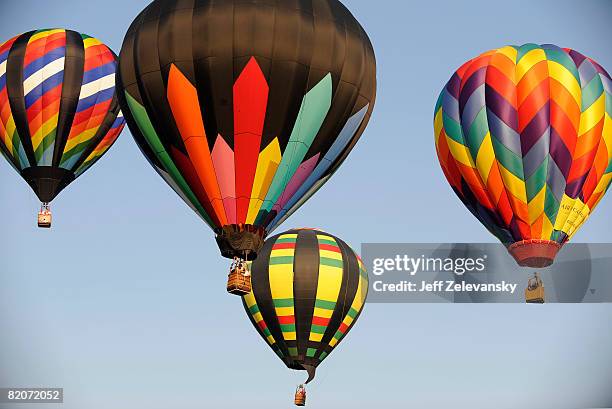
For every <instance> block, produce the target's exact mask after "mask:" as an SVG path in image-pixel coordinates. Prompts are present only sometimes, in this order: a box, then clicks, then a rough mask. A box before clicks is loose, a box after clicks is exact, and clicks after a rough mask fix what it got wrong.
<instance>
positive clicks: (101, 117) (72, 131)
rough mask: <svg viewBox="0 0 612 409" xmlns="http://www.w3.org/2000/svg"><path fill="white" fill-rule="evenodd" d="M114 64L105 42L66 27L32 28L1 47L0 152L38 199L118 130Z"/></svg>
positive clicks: (52, 192)
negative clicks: (35, 29)
mask: <svg viewBox="0 0 612 409" xmlns="http://www.w3.org/2000/svg"><path fill="white" fill-rule="evenodd" d="M116 69H117V59H116V56H115V55H114V53H113V52H112V51H111V50H110V49H109V48H108V47H107V46H106V45H104V44H102V43H101V42H100V41H99V40H97V39H95V38H92V37H89V36H87V35H84V34H79V33H76V32H74V31H70V30H64V29H45V30H38V31H31V32H28V33H25V34H22V35H19V36H17V37H15V38H13V39H11V40H9V41H7V42H5V43H4V44H2V45H0V150H1V151H2V153H3V156H5V158H7V160H8V161H9V162H10V163H11V165H13V167H14V168H15V169H16V170H17V171H18V172H19V173H20V174H21V175H22V177H24V179H26V181H27V182H28V183H29V184H30V185H31V186H32V188H33V189H34V191H35V193H36V194H37V195H38V196H39V198H40V199H41V201H44V202H49V201H51V200H52V199H53V198H54V197H55V196H56V195H57V194H58V193H59V192H60V191H61V190H62V189H63V188H65V187H66V186H67V185H68V184H69V183H70V182H72V181H73V180H74V178H75V177H78V176H79V175H81V174H82V173H83V172H84V171H85V170H87V169H88V168H89V167H91V165H93V163H95V162H96V161H97V160H98V159H99V158H100V157H101V156H102V155H103V154H104V153H105V152H106V151H107V150H108V149H109V148H110V146H111V145H112V144H113V143H114V142H115V140H116V139H117V137H118V136H119V134H120V133H121V130H122V128H123V126H124V123H125V122H124V120H123V117H122V115H120V112H119V104H118V102H117V98H116V95H115V72H116Z"/></svg>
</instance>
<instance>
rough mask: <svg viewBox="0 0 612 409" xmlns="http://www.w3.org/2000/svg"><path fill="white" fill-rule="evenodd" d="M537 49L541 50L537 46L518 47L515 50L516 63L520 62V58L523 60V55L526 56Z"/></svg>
mask: <svg viewBox="0 0 612 409" xmlns="http://www.w3.org/2000/svg"><path fill="white" fill-rule="evenodd" d="M538 48H541V47H540V46H539V45H537V44H525V45H522V46H520V47H519V48H518V49H517V53H516V62H517V63H518V62H519V61H521V58H523V57H524V56H525V54H527V53H528V52H529V51H532V50H535V49H538Z"/></svg>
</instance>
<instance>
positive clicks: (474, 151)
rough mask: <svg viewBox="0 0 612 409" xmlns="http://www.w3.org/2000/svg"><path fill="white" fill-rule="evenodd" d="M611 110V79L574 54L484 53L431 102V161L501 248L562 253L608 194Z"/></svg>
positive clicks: (530, 48) (543, 50) (531, 47)
mask: <svg viewBox="0 0 612 409" xmlns="http://www.w3.org/2000/svg"><path fill="white" fill-rule="evenodd" d="M610 106H611V103H610V76H609V74H608V73H607V72H606V71H605V70H604V69H603V68H602V67H601V66H600V65H599V64H597V63H596V62H595V61H593V60H592V59H590V58H588V57H585V56H584V55H582V54H580V53H579V52H577V51H575V50H570V49H562V48H559V47H557V46H554V45H549V44H548V45H536V44H526V45H523V46H520V47H515V46H509V47H503V48H499V49H496V50H492V51H489V52H486V53H484V54H482V55H480V56H478V57H476V58H474V59H472V60H470V61H468V62H467V63H465V64H464V65H463V66H462V67H460V68H459V69H458V70H457V71H456V72H455V73H454V75H453V76H452V77H451V79H450V80H449V82H448V83H447V84H446V86H445V88H444V89H443V90H442V93H441V94H440V97H439V98H438V101H437V103H436V108H435V118H434V133H435V141H436V151H437V154H438V159H439V161H440V165H441V167H442V170H443V172H444V174H445V176H446V178H447V180H448V181H449V183H450V185H451V186H452V188H453V190H454V191H455V192H456V194H457V195H458V196H459V198H460V199H461V201H462V202H463V203H464V204H465V205H466V207H468V209H469V210H470V212H471V213H472V214H474V215H475V216H476V217H477V218H478V219H479V220H480V221H481V222H482V223H483V225H485V227H486V228H487V229H488V230H489V231H491V232H492V233H493V234H494V235H496V236H497V238H498V239H499V240H500V241H502V242H503V243H505V244H506V245H508V246H509V245H511V244H513V243H516V242H521V241H524V240H533V239H537V240H549V241H554V242H557V243H559V244H560V245H563V244H564V243H565V242H566V241H567V240H569V239H570V238H571V237H572V236H573V235H574V234H575V233H576V231H577V230H578V228H579V227H580V226H581V225H582V224H583V223H584V222H585V221H586V219H587V218H588V216H589V215H590V214H591V213H592V211H593V209H594V208H595V206H596V205H597V203H598V202H599V201H600V200H601V197H602V196H603V193H605V191H606V190H607V189H608V187H609V185H610V181H611V179H612V178H610V177H609V165H610V163H611V160H612V155H611V153H612V150H611V149H610V144H609V141H610V138H611V137H612V136H611V133H610V125H609V118H610V114H609V107H610Z"/></svg>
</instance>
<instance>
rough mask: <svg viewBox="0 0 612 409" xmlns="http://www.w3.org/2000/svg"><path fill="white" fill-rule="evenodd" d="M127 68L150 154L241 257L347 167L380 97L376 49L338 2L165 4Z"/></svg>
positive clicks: (137, 131)
mask: <svg viewBox="0 0 612 409" xmlns="http://www.w3.org/2000/svg"><path fill="white" fill-rule="evenodd" d="M119 65H120V68H119V72H120V74H119V80H118V82H119V84H120V87H121V89H122V91H121V92H120V97H119V100H120V103H121V106H122V108H123V112H124V113H125V116H126V120H127V123H128V126H129V128H130V130H131V131H132V134H133V136H134V139H135V140H136V142H137V144H138V146H139V147H140V149H141V151H142V153H143V154H144V155H145V157H146V158H147V159H148V161H149V162H150V164H151V165H152V166H153V167H154V168H155V170H156V171H157V173H159V175H160V176H161V177H162V178H163V179H164V180H165V181H166V182H167V183H168V184H169V185H170V186H171V187H172V188H173V189H174V190H175V191H176V193H177V194H178V195H179V196H180V197H181V198H182V199H183V200H184V201H185V202H186V203H187V204H188V205H189V206H190V207H191V208H192V209H193V210H194V211H195V212H196V213H197V214H198V215H199V216H200V218H201V219H202V220H203V221H204V222H205V223H207V224H208V225H209V226H210V228H211V229H212V230H213V231H214V232H215V234H216V240H217V243H218V245H219V248H220V250H221V254H222V255H223V256H224V257H227V258H230V259H232V258H233V259H236V263H235V264H238V265H240V264H241V263H242V261H244V260H253V259H255V258H256V256H257V253H258V251H259V249H260V248H261V246H262V244H263V241H264V239H265V237H266V236H267V234H268V233H270V232H272V231H273V230H274V229H275V228H276V227H277V226H278V225H279V224H281V223H282V222H283V221H284V220H285V219H286V218H287V217H289V216H290V215H291V214H292V213H293V212H294V211H295V210H296V209H297V208H298V207H300V206H301V205H302V204H303V203H304V202H305V201H306V200H307V199H308V198H309V197H310V196H312V195H313V194H314V193H315V192H316V191H317V190H318V189H319V188H320V187H321V186H322V185H323V184H324V183H325V182H326V181H327V180H328V179H329V178H330V177H331V175H332V174H333V173H334V172H335V171H336V170H337V169H338V167H339V166H340V164H341V163H342V162H343V161H344V160H345V158H346V157H347V155H348V154H349V152H350V151H351V150H352V148H353V146H354V145H355V143H356V142H357V140H358V139H359V137H360V136H361V134H362V132H363V130H364V128H365V127H366V125H367V123H368V121H369V118H370V114H371V112H372V109H373V107H374V100H375V87H376V77H375V71H376V67H375V58H374V51H373V49H372V45H371V43H370V41H369V39H368V36H367V34H366V33H365V31H364V30H363V28H362V27H361V26H360V25H359V23H358V22H357V20H355V18H354V17H353V16H352V15H351V13H350V12H349V11H348V10H347V9H346V8H345V7H344V6H343V5H342V4H341V3H340V2H339V1H338V0H309V1H303V0H290V1H278V0H276V1H270V0H253V1H248V2H244V1H238V0H219V1H214V2H212V1H205V2H194V1H179V0H156V1H154V2H153V3H151V4H150V5H149V6H148V7H147V8H146V9H145V10H144V11H143V12H142V13H141V14H140V15H139V16H138V17H137V18H136V20H135V21H134V22H133V23H132V26H131V27H130V29H129V31H128V33H127V35H126V37H125V40H124V43H123V47H122V50H121V54H120V64H119Z"/></svg>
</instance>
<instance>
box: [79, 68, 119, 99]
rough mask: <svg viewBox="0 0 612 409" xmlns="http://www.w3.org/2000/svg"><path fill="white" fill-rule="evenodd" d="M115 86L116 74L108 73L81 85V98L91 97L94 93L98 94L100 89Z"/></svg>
mask: <svg viewBox="0 0 612 409" xmlns="http://www.w3.org/2000/svg"><path fill="white" fill-rule="evenodd" d="M114 86H115V74H114V73H113V74H110V75H107V76H106V77H102V78H100V79H97V80H95V81H93V82H90V83H89V84H85V85H83V86H82V87H81V95H79V99H84V98H87V97H90V96H92V95H94V94H97V93H98V92H100V91H104V90H105V89H109V88H112V87H114Z"/></svg>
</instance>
